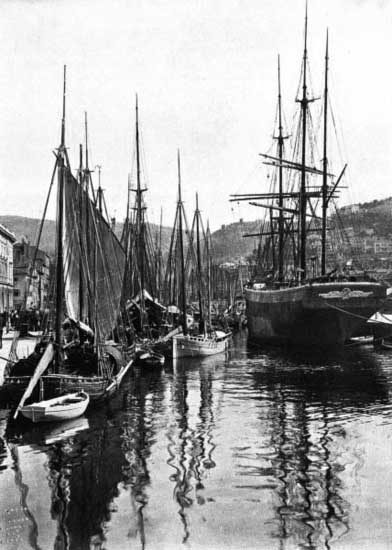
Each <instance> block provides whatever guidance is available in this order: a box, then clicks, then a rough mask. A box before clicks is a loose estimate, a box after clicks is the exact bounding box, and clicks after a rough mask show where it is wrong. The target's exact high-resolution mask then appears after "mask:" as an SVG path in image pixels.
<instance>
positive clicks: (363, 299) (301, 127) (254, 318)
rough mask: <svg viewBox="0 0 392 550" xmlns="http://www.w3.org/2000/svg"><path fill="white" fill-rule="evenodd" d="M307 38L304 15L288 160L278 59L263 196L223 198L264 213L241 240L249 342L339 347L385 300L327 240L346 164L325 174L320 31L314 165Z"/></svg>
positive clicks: (382, 289) (326, 101)
mask: <svg viewBox="0 0 392 550" xmlns="http://www.w3.org/2000/svg"><path fill="white" fill-rule="evenodd" d="M307 34H308V17H307V12H306V16H305V32H304V53H303V61H302V71H301V79H300V86H299V88H298V90H299V97H298V98H297V103H299V105H300V111H299V114H298V117H297V118H296V121H297V128H296V131H295V132H293V133H292V136H293V140H292V147H291V158H290V157H289V156H288V155H287V154H286V151H285V141H286V139H288V138H289V135H288V134H289V132H285V131H284V129H283V120H284V117H283V113H282V95H281V85H280V58H278V106H277V117H276V118H277V122H276V124H277V132H276V133H275V134H274V138H275V139H276V141H277V152H276V156H272V155H270V154H264V155H261V156H262V157H263V159H264V164H266V165H268V166H270V167H271V168H270V170H271V172H272V178H270V179H269V181H270V182H272V183H271V184H270V188H269V190H268V192H266V193H255V194H252V193H248V194H241V195H231V201H236V202H237V201H247V202H248V203H249V204H252V205H255V206H258V207H262V208H264V209H265V211H266V212H267V215H266V217H265V220H264V222H263V225H262V229H261V231H260V233H257V234H248V235H247V236H251V237H255V236H258V237H260V245H259V250H258V258H257V261H256V269H255V274H254V277H253V279H252V280H251V281H250V282H249V284H247V286H246V288H245V299H246V315H247V324H248V330H249V337H250V339H251V340H254V341H255V342H260V343H263V342H267V343H286V344H289V345H299V346H318V347H329V346H335V345H341V344H343V343H344V342H345V341H347V340H348V339H349V338H350V337H352V336H355V335H357V334H364V333H365V334H366V320H367V319H368V318H369V317H370V316H371V315H372V314H374V313H375V312H376V311H378V310H379V308H380V305H381V304H382V302H383V301H384V300H385V298H386V286H385V285H384V284H382V283H380V282H378V281H376V280H372V279H371V278H370V277H368V276H366V274H365V273H362V275H358V274H354V273H353V271H352V270H351V269H350V268H349V262H347V263H346V264H343V263H342V260H341V258H338V256H337V255H336V252H335V251H334V248H333V247H332V244H331V241H328V239H327V235H328V234H329V233H330V232H332V231H335V229H336V227H334V224H335V225H337V219H338V216H337V215H336V216H335V218H333V217H332V216H330V217H328V211H329V209H330V207H331V206H332V205H335V199H337V198H338V195H339V190H340V188H341V182H342V178H343V175H344V173H345V169H346V166H344V167H343V169H342V170H341V172H340V174H339V176H338V177H337V178H336V177H335V176H334V175H333V174H331V165H330V162H329V158H328V144H329V141H328V117H329V105H330V103H329V93H328V70H329V67H328V63H329V54H328V33H327V41H326V53H325V79H324V97H323V105H322V118H323V125H322V134H323V159H322V166H321V167H319V168H318V167H317V166H316V164H317V162H318V161H317V159H316V158H315V155H314V151H315V150H316V148H315V146H314V143H315V141H314V138H315V136H314V135H313V132H312V126H311V125H309V122H311V114H310V104H311V103H313V102H314V101H315V100H316V99H317V98H314V97H311V95H310V87H309V80H308V53H307V52H308V50H307ZM301 90H302V93H301ZM268 175H269V176H270V175H271V174H268ZM320 178H321V181H322V183H321V184H320V183H318V180H319V179H320ZM259 201H263V202H259ZM341 238H342V239H346V240H347V235H345V234H344V233H343V236H342V237H341ZM339 262H340V264H339ZM328 263H329V264H330V265H328ZM367 332H368V331H367Z"/></svg>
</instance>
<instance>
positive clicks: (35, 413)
mask: <svg viewBox="0 0 392 550" xmlns="http://www.w3.org/2000/svg"><path fill="white" fill-rule="evenodd" d="M88 404H89V396H88V395H87V394H85V393H83V394H81V393H80V392H79V393H73V394H69V395H67V396H64V397H60V398H55V399H50V400H48V401H41V402H38V403H32V404H31V405H26V406H24V407H22V408H21V409H20V412H21V413H22V415H23V416H24V417H25V418H27V419H29V420H31V421H32V422H34V423H37V422H63V421H64V420H72V419H74V418H78V417H79V416H82V414H84V413H85V412H86V409H87V407H88Z"/></svg>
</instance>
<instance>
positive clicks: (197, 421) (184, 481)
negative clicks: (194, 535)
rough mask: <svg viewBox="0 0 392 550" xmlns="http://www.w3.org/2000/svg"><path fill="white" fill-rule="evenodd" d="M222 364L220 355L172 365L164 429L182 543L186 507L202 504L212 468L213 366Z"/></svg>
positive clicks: (187, 531) (186, 530)
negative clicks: (170, 412)
mask: <svg viewBox="0 0 392 550" xmlns="http://www.w3.org/2000/svg"><path fill="white" fill-rule="evenodd" d="M224 364H225V356H224V355H223V356H221V357H218V356H212V357H208V358H203V359H196V358H195V359H187V360H186V359H185V360H184V359H183V360H180V359H177V361H176V362H175V363H174V365H173V379H172V395H171V405H172V407H173V418H174V422H173V423H172V424H171V425H170V426H169V428H168V430H167V432H166V437H167V440H168V444H167V451H168V454H169V458H168V460H167V464H169V465H170V467H171V468H173V470H174V472H173V474H172V475H171V476H170V478H169V479H170V481H172V482H173V483H174V488H173V498H174V499H175V501H176V502H177V504H178V515H179V517H180V521H181V524H182V528H183V535H182V543H186V542H187V541H188V539H189V537H190V534H191V533H190V526H189V518H188V510H189V509H190V508H191V506H192V505H193V504H197V505H199V506H202V505H203V504H205V497H204V496H203V491H204V489H205V482H206V477H207V473H208V471H209V470H211V469H212V468H215V462H214V459H213V452H214V449H215V444H214V439H213V430H214V426H215V412H214V405H215V408H216V404H215V403H217V396H216V394H214V390H216V387H214V386H216V384H214V380H215V369H216V368H219V367H223V366H224ZM190 383H192V395H191V396H190V395H189V387H188V386H189V384H190ZM195 386H196V387H195ZM197 386H198V388H197Z"/></svg>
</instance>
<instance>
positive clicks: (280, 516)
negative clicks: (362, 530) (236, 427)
mask: <svg viewBox="0 0 392 550" xmlns="http://www.w3.org/2000/svg"><path fill="white" fill-rule="evenodd" d="M250 356H251V357H252V352H251V353H250ZM254 357H255V356H253V358H254ZM258 357H260V352H259V355H258ZM329 359H330V360H329V361H328V360H327V359H326V358H325V356H324V361H323V362H321V361H320V362H319V363H318V362H317V360H316V362H312V361H315V358H314V356H312V357H310V356H309V355H307V356H303V355H301V354H294V355H293V354H292V353H291V354H290V355H288V354H287V353H283V354H282V353H281V354H280V353H279V352H277V351H276V350H274V351H271V350H270V351H267V352H266V354H265V355H263V357H262V359H261V360H260V363H259V364H257V363H255V365H254V368H253V371H252V378H253V386H254V389H256V390H257V392H258V395H259V399H261V400H263V401H264V402H265V403H268V412H267V413H266V412H265V411H263V414H262V418H260V422H261V423H262V424H260V425H262V426H263V428H262V429H263V435H265V434H266V433H268V436H269V441H268V443H267V445H268V446H269V447H270V449H273V451H272V454H271V456H270V457H269V467H267V468H263V469H262V468H261V469H260V472H259V473H260V475H262V476H263V477H266V478H267V479H268V480H269V482H270V486H271V487H273V489H274V491H273V492H274V500H275V513H276V518H277V524H276V525H275V530H274V533H273V536H274V537H276V538H277V539H279V541H280V547H281V548H286V547H287V548H292V547H295V548H308V549H324V548H325V549H329V548H331V546H332V544H333V543H335V542H336V541H337V540H338V539H340V538H341V537H342V536H343V535H344V534H346V533H347V532H348V531H349V529H350V504H349V502H348V501H347V500H346V499H345V497H344V494H345V490H346V486H345V483H346V479H347V476H348V472H347V471H346V470H349V469H350V465H352V464H355V463H357V462H358V461H359V462H360V460H361V458H360V456H358V455H356V456H354V452H353V450H352V449H351V450H350V445H349V443H348V441H349V439H350V434H349V432H348V430H349V427H348V424H347V419H349V418H350V416H351V415H353V414H355V412H357V413H358V414H364V415H366V414H371V412H372V410H373V408H374V407H375V406H377V404H379V403H387V402H388V386H387V381H386V379H385V377H384V375H383V374H382V371H381V369H380V365H379V364H378V363H377V361H376V360H375V359H374V357H371V356H369V355H368V354H367V353H366V352H365V353H361V352H360V351H358V350H356V351H355V352H354V351H350V352H349V353H348V354H347V353H346V352H344V353H343V354H341V355H340V356H339V358H338V360H337V357H336V356H335V357H333V356H331V357H330V358H329ZM266 416H267V418H268V421H267V424H268V428H267V429H266V426H265V424H266ZM343 449H344V452H343ZM350 453H351V454H350ZM293 545H294V546H293Z"/></svg>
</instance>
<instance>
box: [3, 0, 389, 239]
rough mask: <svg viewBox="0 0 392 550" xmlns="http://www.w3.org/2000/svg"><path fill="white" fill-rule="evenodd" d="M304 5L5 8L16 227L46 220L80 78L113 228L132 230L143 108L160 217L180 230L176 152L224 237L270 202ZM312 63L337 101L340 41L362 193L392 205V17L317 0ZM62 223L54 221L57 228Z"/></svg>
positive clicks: (216, 0) (203, 2)
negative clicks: (256, 196)
mask: <svg viewBox="0 0 392 550" xmlns="http://www.w3.org/2000/svg"><path fill="white" fill-rule="evenodd" d="M304 4H305V2H304V0H290V1H288V0H237V1H235V0H193V1H190V0H171V1H170V0H149V1H142V0H124V1H115V0H110V1H107V2H106V1H92V0H91V1H83V0H67V1H65V0H64V1H56V0H50V1H39V0H37V1H34V0H31V1H18V0H10V1H7V0H2V2H1V3H0V40H1V52H2V53H1V63H0V71H1V72H0V113H1V124H0V178H1V179H0V185H1V199H0V212H1V214H19V215H26V216H34V217H40V215H41V213H42V210H43V205H44V201H45V197H46V192H47V188H48V184H49V180H50V175H51V171H52V167H53V162H54V157H53V153H52V150H53V149H54V148H55V147H56V146H58V144H59V139H60V119H61V93H62V72H63V65H64V64H66V65H67V72H68V82H67V86H68V90H67V91H68V97H67V146H68V147H69V155H70V158H71V162H72V165H73V167H76V166H77V164H78V147H79V143H80V142H81V140H82V139H83V116H84V111H85V110H86V111H88V117H89V133H90V148H91V153H90V154H91V159H92V160H91V165H92V166H94V165H96V164H100V165H102V185H103V187H104V188H105V190H106V198H107V203H108V207H109V210H110V213H111V214H115V215H116V217H117V218H118V219H123V218H124V216H125V204H126V189H127V177H128V173H129V172H130V171H131V164H132V152H133V150H134V97H135V93H136V92H137V93H138V95H139V110H140V125H141V130H142V134H143V149H144V153H145V159H146V168H147V181H148V188H149V191H148V196H147V200H148V205H149V218H150V219H151V220H152V221H158V220H159V210H160V206H161V205H162V206H163V219H164V223H166V224H171V223H172V219H173V216H174V208H175V201H176V181H177V175H176V150H177V148H180V149H181V158H182V181H183V193H184V198H185V201H186V208H187V209H188V210H189V215H191V210H192V208H193V205H194V192H195V191H196V190H198V191H199V196H200V199H199V200H200V207H201V209H202V211H203V214H204V216H205V217H206V218H209V220H210V224H211V226H212V228H213V229H217V228H218V227H219V226H220V225H221V224H222V223H231V222H233V221H237V220H238V218H239V217H244V218H246V219H255V218H257V217H258V216H259V215H260V213H259V212H256V211H255V209H252V207H245V206H241V207H240V208H238V207H237V206H233V207H232V205H231V204H229V202H228V196H229V194H230V193H236V192H248V191H258V190H259V191H260V190H262V189H263V186H264V188H265V183H264V181H265V177H264V173H265V172H264V171H263V170H264V169H263V168H262V167H260V166H261V164H260V158H259V157H258V153H260V152H263V151H266V150H267V149H268V148H269V147H270V143H271V134H272V128H273V123H274V117H275V104H276V93H277V92H276V70H277V69H276V64H277V54H278V53H279V54H280V56H281V66H282V89H283V101H284V109H285V112H286V118H287V119H288V120H291V118H292V113H293V109H294V100H295V94H296V88H297V84H298V78H299V70H300V64H301V56H302V40H303V23H304ZM308 10H309V59H310V66H311V70H312V82H313V88H314V91H315V94H316V95H320V94H321V93H322V75H323V57H324V47H325V33H326V28H327V27H328V28H329V36H330V57H331V60H330V71H331V94H332V101H333V105H334V111H335V115H336V120H337V122H338V123H339V127H340V129H341V131H342V133H343V136H344V142H345V158H346V161H347V162H348V164H349V168H350V180H349V181H350V185H351V186H352V189H351V191H350V194H347V193H345V196H344V197H342V198H343V203H344V202H346V203H347V202H355V201H365V200H371V199H374V198H382V197H386V196H390V195H392V178H391V173H392V140H391V138H392V129H391V128H392V124H391V122H392V120H391V119H392V117H391V113H392V74H391V71H392V69H391V63H390V56H391V54H392V2H391V1H388V0H385V1H381V0H328V1H325V0H309V7H308ZM53 216H54V207H53V206H52V209H51V217H53Z"/></svg>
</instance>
